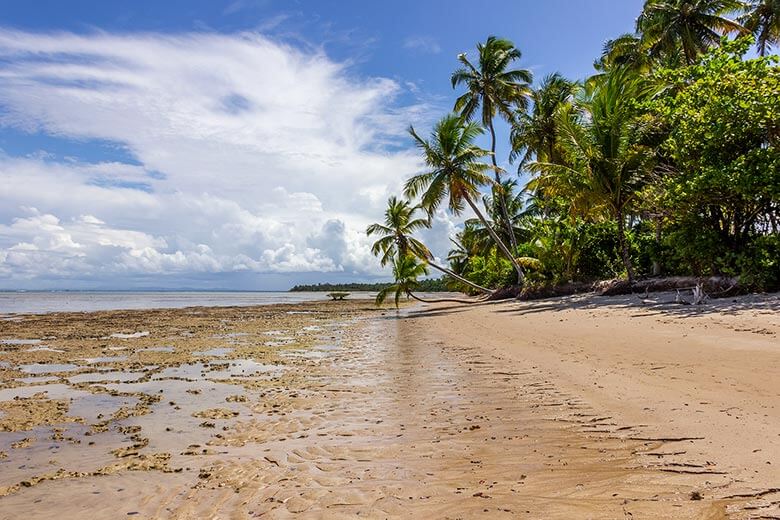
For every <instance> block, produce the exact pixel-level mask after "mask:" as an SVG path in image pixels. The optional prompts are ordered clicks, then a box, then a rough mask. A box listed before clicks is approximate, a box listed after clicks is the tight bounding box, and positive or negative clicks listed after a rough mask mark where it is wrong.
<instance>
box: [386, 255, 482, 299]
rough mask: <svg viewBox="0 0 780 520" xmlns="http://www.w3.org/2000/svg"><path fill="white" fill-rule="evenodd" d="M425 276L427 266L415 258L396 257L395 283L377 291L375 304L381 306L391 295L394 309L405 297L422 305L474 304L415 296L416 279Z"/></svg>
mask: <svg viewBox="0 0 780 520" xmlns="http://www.w3.org/2000/svg"><path fill="white" fill-rule="evenodd" d="M427 274H428V268H427V265H426V264H425V263H421V262H419V261H418V260H417V258H415V257H413V256H411V255H399V256H397V257H396V258H395V260H393V278H394V279H395V281H394V282H393V283H392V284H390V285H388V286H387V287H385V288H384V289H382V290H381V291H379V293H378V294H377V295H376V304H377V305H382V304H383V303H384V302H385V300H387V297H388V296H390V295H391V294H392V295H393V299H394V301H395V306H396V307H398V304H399V302H400V300H401V296H406V297H407V298H412V299H413V300H417V301H419V302H424V303H445V302H453V303H474V301H471V300H460V299H458V298H437V299H435V300H428V299H423V298H420V297H419V296H417V295H415V294H414V291H415V290H416V289H417V288H418V287H419V286H420V284H419V282H418V281H417V279H418V278H419V277H421V276H425V275H427Z"/></svg>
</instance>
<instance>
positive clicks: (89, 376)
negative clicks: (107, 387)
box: [68, 371, 146, 383]
mask: <svg viewBox="0 0 780 520" xmlns="http://www.w3.org/2000/svg"><path fill="white" fill-rule="evenodd" d="M145 375H146V372H113V371H110V372H88V373H86V374H78V375H75V376H71V377H69V378H68V381H70V382H71V383H99V382H103V381H111V382H117V383H120V382H126V381H138V380H139V379H141V378H143V377H144V376H145Z"/></svg>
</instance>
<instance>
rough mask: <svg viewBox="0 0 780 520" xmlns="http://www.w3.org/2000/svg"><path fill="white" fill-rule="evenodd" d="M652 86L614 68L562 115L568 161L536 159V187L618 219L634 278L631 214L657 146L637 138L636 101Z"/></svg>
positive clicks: (585, 210) (575, 208) (580, 210)
mask: <svg viewBox="0 0 780 520" xmlns="http://www.w3.org/2000/svg"><path fill="white" fill-rule="evenodd" d="M650 93H651V87H650V85H649V84H648V83H647V82H646V81H645V80H643V79H642V78H641V77H640V76H638V75H636V74H634V73H632V72H631V71H629V70H627V69H613V70H611V71H610V72H609V73H608V74H607V75H606V76H604V77H603V78H602V79H601V81H599V82H597V83H596V85H595V86H594V87H593V88H592V89H590V90H589V91H587V92H585V97H584V99H582V100H580V101H578V102H577V103H576V104H575V105H571V106H567V107H566V109H564V110H562V111H561V112H560V113H559V115H558V125H559V132H560V135H559V139H560V143H561V147H562V149H563V152H564V156H565V158H566V161H565V164H556V163H550V162H540V161H537V162H534V163H531V164H530V165H529V169H531V170H532V171H535V172H537V173H539V174H540V176H539V177H538V178H536V179H535V180H534V181H532V182H531V183H530V184H531V188H533V189H544V190H547V192H548V193H550V194H552V195H554V196H562V197H564V198H566V199H568V200H569V201H570V204H571V212H572V213H573V214H575V215H576V214H585V215H589V216H593V215H597V214H598V213H602V212H603V213H606V214H607V215H608V216H609V217H611V218H612V219H614V220H615V221H616V222H617V228H618V241H619V244H620V251H621V256H622V260H623V264H624V266H625V268H626V273H627V274H628V278H629V280H633V279H634V270H633V266H632V264H631V258H630V255H629V251H628V244H627V242H626V231H625V223H626V218H627V212H628V210H629V209H630V208H631V205H632V204H633V203H634V202H635V199H636V198H637V196H638V193H639V191H640V190H641V188H642V187H643V185H644V182H645V181H646V178H647V174H648V173H649V171H650V169H651V165H652V160H653V157H654V154H653V150H652V149H651V148H650V147H648V146H643V145H641V144H639V143H637V142H636V140H635V139H634V125H635V115H636V114H635V108H634V107H635V101H638V100H640V101H641V100H642V99H645V98H646V97H647V96H648V95H650Z"/></svg>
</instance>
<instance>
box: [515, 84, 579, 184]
mask: <svg viewBox="0 0 780 520" xmlns="http://www.w3.org/2000/svg"><path fill="white" fill-rule="evenodd" d="M575 86H576V84H575V83H574V82H571V81H569V80H567V79H566V78H564V77H563V76H561V75H560V74H557V73H555V74H550V75H549V76H547V77H545V78H544V80H543V81H542V84H541V85H539V87H538V88H536V89H534V90H533V92H532V93H531V100H532V101H533V108H532V109H531V111H530V112H528V111H521V112H520V113H519V114H518V116H517V120H516V123H515V124H514V125H513V127H512V133H511V141H512V155H511V159H513V160H514V159H517V158H519V159H520V163H519V167H518V168H519V169H522V168H523V166H524V165H525V164H527V163H528V162H529V161H531V160H532V159H536V160H537V161H543V162H553V163H560V162H561V161H562V160H563V157H562V155H561V150H560V147H559V146H558V140H557V139H558V129H557V123H556V121H557V119H556V114H557V113H558V110H559V109H560V107H561V106H563V105H565V104H567V103H569V102H570V101H571V99H572V96H573V95H574V90H575Z"/></svg>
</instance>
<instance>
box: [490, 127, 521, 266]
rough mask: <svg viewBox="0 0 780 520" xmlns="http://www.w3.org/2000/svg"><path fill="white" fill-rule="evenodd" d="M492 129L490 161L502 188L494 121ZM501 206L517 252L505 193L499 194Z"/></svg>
mask: <svg viewBox="0 0 780 520" xmlns="http://www.w3.org/2000/svg"><path fill="white" fill-rule="evenodd" d="M488 127H489V128H490V151H491V152H492V154H491V155H490V160H491V161H492V162H493V172H494V173H495V174H496V184H497V185H498V187H499V188H501V175H499V173H498V163H497V162H496V131H495V129H494V128H493V120H492V119H491V120H490V124H489V125H488ZM498 196H499V197H498V199H499V203H500V204H499V205H500V207H501V215H502V216H503V217H504V223H505V224H506V230H507V232H508V233H509V242H510V244H511V246H512V251H517V238H516V237H515V230H514V228H513V227H512V221H511V220H509V211H507V209H506V198H505V197H504V193H503V191H499V192H498Z"/></svg>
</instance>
